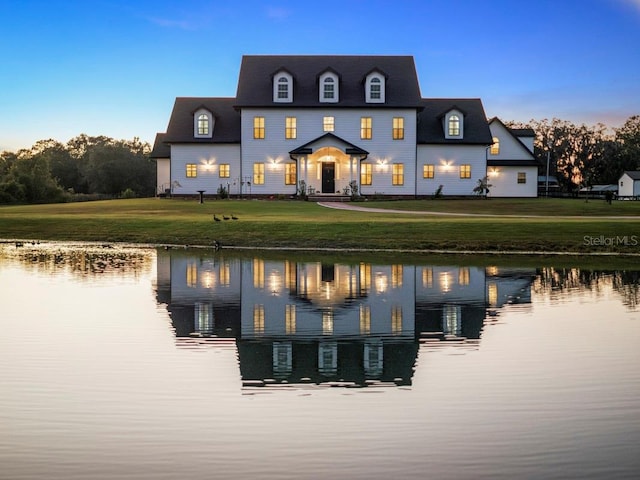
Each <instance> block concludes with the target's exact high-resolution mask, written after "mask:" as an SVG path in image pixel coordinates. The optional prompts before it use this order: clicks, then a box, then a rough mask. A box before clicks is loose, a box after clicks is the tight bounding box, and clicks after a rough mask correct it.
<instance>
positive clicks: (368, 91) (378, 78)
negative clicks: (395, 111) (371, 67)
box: [365, 72, 385, 103]
mask: <svg viewBox="0 0 640 480" xmlns="http://www.w3.org/2000/svg"><path fill="white" fill-rule="evenodd" d="M365 95H366V101H367V103H384V102H385V77H384V75H382V74H381V73H378V72H373V73H370V74H369V75H368V76H367V80H366V83H365Z"/></svg>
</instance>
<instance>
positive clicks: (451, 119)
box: [443, 109, 464, 140]
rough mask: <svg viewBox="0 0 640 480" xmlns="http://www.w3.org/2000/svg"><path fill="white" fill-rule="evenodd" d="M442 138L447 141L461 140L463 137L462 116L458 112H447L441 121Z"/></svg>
mask: <svg viewBox="0 0 640 480" xmlns="http://www.w3.org/2000/svg"><path fill="white" fill-rule="evenodd" d="M443 123H444V125H443V127H444V134H445V135H444V136H445V138H448V139H452V140H455V139H461V138H463V137H464V115H463V114H462V112H460V111H459V110H456V109H454V110H451V111H449V112H447V114H446V115H445V116H444V119H443Z"/></svg>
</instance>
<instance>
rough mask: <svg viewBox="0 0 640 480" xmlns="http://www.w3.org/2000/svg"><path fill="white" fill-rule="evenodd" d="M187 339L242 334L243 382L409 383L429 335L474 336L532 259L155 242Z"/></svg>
mask: <svg viewBox="0 0 640 480" xmlns="http://www.w3.org/2000/svg"><path fill="white" fill-rule="evenodd" d="M157 258H158V265H157V272H158V279H157V296H158V302H159V303H161V304H166V305H167V309H168V311H169V313H170V316H171V320H172V324H173V327H174V329H175V335H176V340H177V343H178V345H180V346H184V347H192V346H194V345H201V344H208V345H220V344H229V343H235V345H236V348H237V351H238V357H239V363H240V374H241V377H242V381H243V385H245V386H253V385H255V386H261V385H265V384H269V385H275V384H300V383H313V384H330V385H343V386H365V385H372V384H379V385H380V384H381V385H409V384H411V379H412V376H413V368H414V365H415V362H416V357H417V355H418V349H419V347H420V344H421V343H428V344H442V342H450V341H455V342H458V343H459V344H466V345H469V344H475V343H476V342H477V341H478V340H479V338H480V334H481V331H482V328H483V325H484V322H485V319H486V318H488V317H489V318H490V317H492V316H495V315H496V314H497V309H499V308H500V307H501V306H503V305H504V304H505V303H530V300H531V298H530V296H531V284H532V282H533V280H534V278H535V270H534V269H518V270H516V269H502V268H498V267H487V268H485V267H458V266H425V265H403V264H395V265H382V264H375V263H365V262H361V263H355V264H347V263H344V264H334V263H323V262H322V261H317V262H316V261H293V260H268V259H263V258H253V259H246V258H244V259H241V258H238V257H233V256H229V257H227V256H226V255H224V254H223V253H219V252H218V253H201V252H189V251H178V250H169V251H164V250H159V251H158V256H157Z"/></svg>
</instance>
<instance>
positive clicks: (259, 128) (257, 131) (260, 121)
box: [253, 117, 264, 140]
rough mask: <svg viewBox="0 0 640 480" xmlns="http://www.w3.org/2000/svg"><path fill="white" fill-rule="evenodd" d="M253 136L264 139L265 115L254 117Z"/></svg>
mask: <svg viewBox="0 0 640 480" xmlns="http://www.w3.org/2000/svg"><path fill="white" fill-rule="evenodd" d="M253 138H255V139H256V140H263V139H264V117H253Z"/></svg>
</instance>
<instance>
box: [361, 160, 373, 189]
mask: <svg viewBox="0 0 640 480" xmlns="http://www.w3.org/2000/svg"><path fill="white" fill-rule="evenodd" d="M372 172H373V165H371V164H370V163H363V164H361V165H360V185H371V183H372V179H373V176H372Z"/></svg>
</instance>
